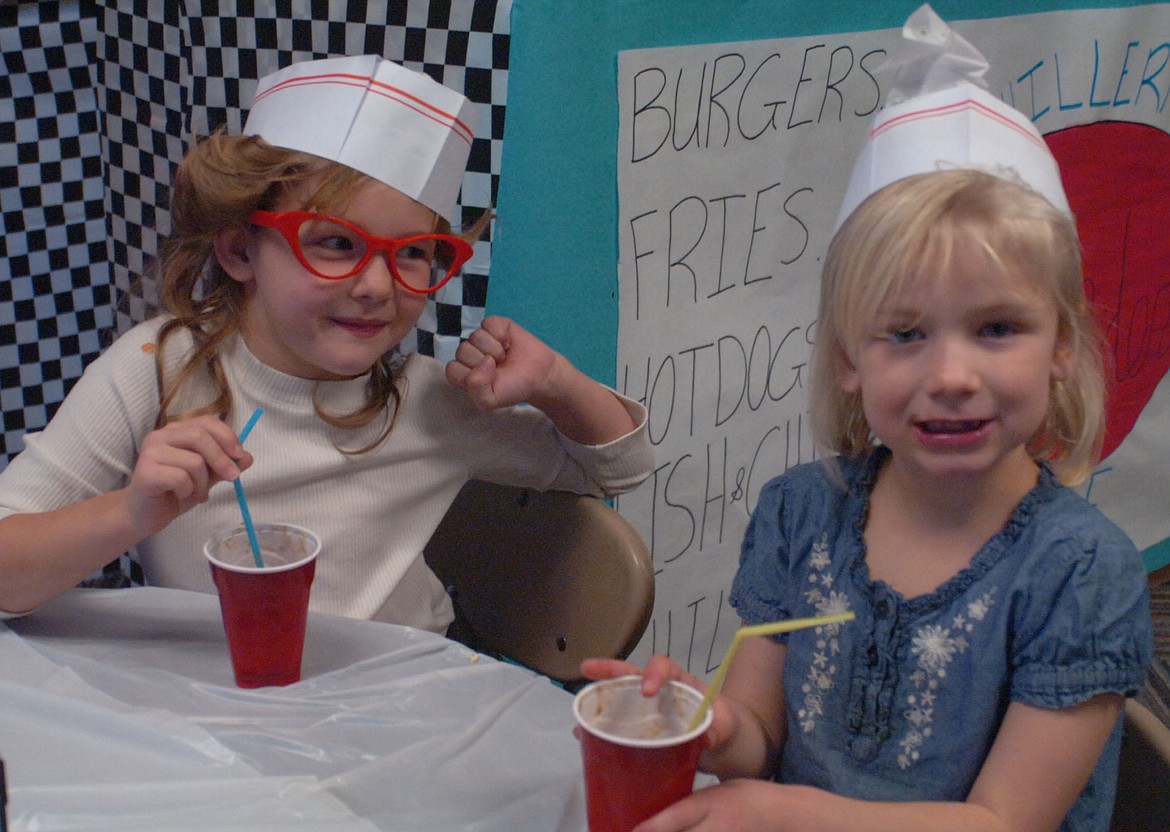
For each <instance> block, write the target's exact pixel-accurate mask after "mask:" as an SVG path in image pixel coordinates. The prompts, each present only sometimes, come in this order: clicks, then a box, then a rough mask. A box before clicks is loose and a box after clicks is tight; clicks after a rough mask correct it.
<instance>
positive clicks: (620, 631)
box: [425, 480, 654, 689]
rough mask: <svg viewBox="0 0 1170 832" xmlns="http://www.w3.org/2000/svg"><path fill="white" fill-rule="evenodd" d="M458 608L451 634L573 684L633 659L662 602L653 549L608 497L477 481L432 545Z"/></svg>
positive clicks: (432, 561) (432, 557)
mask: <svg viewBox="0 0 1170 832" xmlns="http://www.w3.org/2000/svg"><path fill="white" fill-rule="evenodd" d="M425 558H426V561H427V563H428V565H429V566H430V567H431V569H432V570H434V572H435V574H436V575H438V576H439V579H440V580H441V581H442V582H443V584H444V585H445V586H446V587H447V591H448V593H449V594H450V595H451V599H452V601H453V603H454V605H455V622H454V624H452V626H451V629H450V630H449V631H448V635H449V636H450V637H451V638H453V639H455V640H457V641H460V642H463V643H464V644H466V645H467V646H468V647H470V648H472V649H473V650H476V651H479V652H482V653H486V654H489V655H494V656H497V657H501V658H505V659H507V660H511V661H514V662H517V663H519V664H522V665H525V666H527V667H529V668H531V669H533V670H535V671H537V672H539V673H543V674H544V675H546V676H549V677H550V678H552V679H554V680H556V681H557V682H560V683H562V684H564V685H565V686H566V687H569V688H570V689H573V688H576V687H579V686H580V684H581V683H582V682H583V679H582V678H581V675H580V665H581V661H582V660H583V659H585V658H589V657H592V656H607V657H612V658H625V657H626V656H628V655H629V654H630V652H631V651H632V650H633V649H634V647H635V646H637V643H638V640H639V639H640V638H641V637H642V633H644V632H645V631H646V626H647V624H648V623H649V621H650V614H651V611H652V609H653V606H654V569H653V566H652V565H651V560H650V551H649V549H648V548H647V546H646V543H645V542H644V541H643V540H642V538H641V536H640V535H639V534H638V532H637V531H635V530H634V528H633V527H632V526H631V525H630V524H629V523H628V522H627V521H626V519H625V518H624V517H622V516H621V515H620V514H618V512H617V511H615V510H614V509H613V508H611V507H610V506H609V505H608V504H606V503H605V502H603V501H601V500H598V499H595V498H593V497H582V496H579V495H576V494H568V493H565V492H558V491H548V492H539V491H531V490H527V489H522V488H515V487H510V486H503V485H496V484H494V483H487V482H482V481H479V480H473V481H471V482H469V483H467V485H466V486H464V488H463V490H462V491H461V492H460V493H459V496H458V497H457V498H456V499H455V502H454V504H453V505H452V506H451V509H450V510H449V511H448V512H447V515H446V517H444V518H443V521H442V523H441V524H440V525H439V528H438V529H437V530H436V531H435V534H434V536H433V537H432V538H431V541H430V543H428V544H427V547H426V550H425Z"/></svg>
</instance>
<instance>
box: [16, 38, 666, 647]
mask: <svg viewBox="0 0 1170 832" xmlns="http://www.w3.org/2000/svg"><path fill="white" fill-rule="evenodd" d="M470 114H471V103H470V102H469V101H468V100H467V99H466V98H464V97H463V96H462V95H460V94H458V93H456V92H454V91H452V90H449V89H447V88H445V87H443V86H441V85H440V84H438V83H436V82H434V81H432V80H431V79H429V78H428V77H426V76H425V75H422V74H420V73H416V72H412V71H409V70H406V69H404V68H402V67H400V66H397V65H395V64H393V63H390V62H388V61H383V60H382V59H380V58H377V57H374V56H365V57H360V58H339V59H328V60H321V61H310V62H305V63H301V64H295V65H293V66H291V67H287V68H286V69H284V70H281V71H278V72H276V73H274V74H272V75H269V76H267V77H266V78H263V79H261V81H260V84H259V87H258V90H257V93H256V96H255V99H254V101H253V105H252V109H251V111H250V113H249V116H248V121H247V124H246V125H245V128H244V131H243V133H244V135H242V136H229V135H227V134H225V133H222V132H220V133H216V134H215V135H213V136H211V137H209V138H207V139H205V140H204V141H202V142H200V143H199V144H197V145H195V146H194V147H193V148H192V150H191V151H190V153H189V154H188V156H187V158H186V159H185V160H184V161H183V163H182V164H181V165H180V167H179V169H178V171H177V173H176V177H175V181H174V183H173V191H172V195H173V204H172V229H171V234H170V236H169V238H168V239H167V240H166V242H165V243H164V246H163V248H162V251H161V254H160V260H159V271H158V278H159V294H160V298H161V301H162V304H163V306H164V308H165V310H166V312H165V314H162V315H160V316H159V317H157V318H155V319H153V320H150V321H148V322H146V323H143V324H140V325H139V326H137V327H135V328H134V329H132V330H131V331H130V332H128V333H126V334H125V335H123V336H122V337H121V338H120V339H118V341H117V342H116V343H115V344H113V345H112V346H111V348H110V349H109V350H108V351H107V352H106V353H105V354H103V355H102V356H101V357H100V358H99V359H97V360H96V361H95V362H94V363H93V365H92V366H91V367H90V368H89V369H88V370H87V372H86V373H85V375H84V377H83V378H82V379H81V380H80V381H79V382H78V383H77V385H76V387H75V388H74V390H73V391H72V392H71V394H70V395H69V396H68V397H67V399H66V401H65V402H64V403H63V404H62V406H61V408H60V410H59V411H58V413H57V415H56V416H55V418H54V419H53V420H52V422H51V423H50V424H49V425H48V427H47V428H46V429H45V430H44V431H43V432H42V433H40V434H37V435H30V436H29V437H27V439H26V449H25V450H24V451H23V452H22V453H21V454H20V456H19V457H18V458H17V459H16V460H15V461H14V462H13V463H12V464H10V465H9V466H8V468H7V469H6V470H5V471H4V472H3V473H2V475H0V610H4V611H7V613H6V614H9V615H11V614H20V613H23V612H25V611H28V610H31V609H33V608H35V607H37V606H38V605H40V604H42V603H44V602H45V601H47V600H49V599H50V598H52V597H54V596H55V595H57V594H59V593H62V592H64V591H66V590H67V589H69V588H70V587H72V586H74V585H76V584H77V583H78V582H79V581H81V580H83V579H84V578H86V576H88V575H90V574H91V573H93V572H94V571H95V570H97V569H100V568H101V567H102V566H103V565H104V564H106V563H108V562H110V561H111V560H113V559H116V558H118V557H119V556H120V555H121V554H122V553H124V552H127V551H131V552H132V555H133V557H134V559H135V560H136V561H137V562H138V563H139V564H140V565H141V567H142V569H143V571H144V575H145V578H146V580H147V581H148V582H150V583H151V584H154V585H160V586H169V587H178V588H184V589H192V590H199V591H205V592H213V591H214V587H213V585H212V582H211V578H210V575H209V572H208V569H207V564H206V562H205V560H204V558H203V556H202V555H201V554H200V550H201V547H202V545H203V542H204V541H205V540H206V539H207V538H208V537H209V536H210V535H211V534H212V533H213V532H215V531H217V530H219V529H222V528H224V527H227V526H233V525H236V524H238V523H239V522H240V509H239V506H238V505H237V503H236V499H235V495H234V493H233V489H232V488H230V487H227V485H226V481H234V480H236V479H237V478H241V476H242V482H243V483H244V484H245V485H246V488H247V495H248V503H249V506H250V509H251V514H252V516H253V518H254V519H255V521H256V522H258V523H259V522H293V523H297V524H299V525H303V526H307V527H308V528H310V529H312V530H313V531H314V532H316V533H317V534H318V535H319V536H320V537H321V539H322V553H321V556H320V557H319V559H318V565H317V577H316V581H315V583H314V585H313V590H312V598H311V601H310V606H311V608H312V609H314V610H319V611H323V612H328V613H333V614H339V615H346V616H351V617H356V618H374V619H380V620H384V621H390V622H396V623H401V624H408V625H413V626H418V627H423V628H427V629H431V630H436V631H443V630H444V629H445V628H446V627H447V625H448V624H449V623H450V621H451V620H452V618H453V615H452V609H451V603H450V600H449V599H448V597H447V595H446V593H445V592H444V588H443V586H442V585H441V584H440V582H439V581H438V580H437V579H436V578H435V576H434V575H433V574H432V573H431V572H430V570H429V569H428V568H427V566H426V564H425V563H424V561H423V559H422V556H421V553H422V551H423V547H424V546H425V544H426V543H427V541H428V539H429V538H430V536H431V533H432V532H433V531H434V529H435V527H436V526H437V525H438V523H439V521H440V520H441V519H442V517H443V514H444V513H445V512H446V510H447V508H448V507H449V506H450V504H451V502H452V501H453V499H454V497H455V495H456V494H457V493H458V491H459V489H460V488H461V487H462V486H463V484H464V483H465V482H466V481H468V480H469V479H486V480H492V481H496V482H503V483H509V484H514V485H522V486H526V487H531V488H534V489H563V490H570V491H575V492H578V493H587V494H595V495H598V496H605V495H613V494H617V493H621V492H623V491H627V490H630V489H632V488H635V487H636V486H637V485H638V484H640V483H641V482H642V481H643V480H644V479H645V478H646V477H647V476H648V475H649V473H650V472H651V471H652V470H653V467H654V459H653V452H652V448H651V446H650V442H649V440H648V438H647V435H646V429H645V423H646V413H645V410H644V408H643V407H642V406H641V405H639V404H637V403H635V402H632V401H630V400H629V399H626V398H624V397H622V396H619V395H618V394H616V393H615V392H614V391H612V390H610V389H608V388H606V387H603V386H602V385H600V384H598V383H597V382H595V381H593V380H592V379H590V378H588V377H587V376H585V375H584V374H583V373H582V372H580V371H579V370H577V369H576V368H575V367H573V366H572V365H571V364H570V363H569V362H568V361H567V360H566V359H565V358H564V357H563V356H561V355H560V354H559V353H557V352H555V351H554V350H553V349H551V348H550V347H549V346H547V345H546V344H544V343H543V342H541V341H540V340H538V339H537V338H536V337H534V336H533V335H531V334H530V333H528V332H527V331H526V330H524V329H523V328H521V327H520V326H518V325H517V324H516V323H514V322H512V321H509V320H506V319H503V318H499V317H489V318H487V319H486V320H485V321H484V322H483V324H482V326H480V327H479V328H478V329H477V330H476V331H475V332H474V333H472V335H471V336H470V337H469V338H468V339H467V340H465V341H464V342H463V343H462V344H461V345H460V346H459V347H458V350H457V351H456V353H455V357H454V359H453V360H451V361H450V362H449V363H447V364H446V365H445V366H444V365H443V364H442V363H441V362H439V361H437V360H435V359H432V358H429V357H425V356H422V355H418V354H411V355H404V354H402V353H401V352H400V351H399V350H398V347H399V345H400V344H401V343H402V342H403V340H404V339H407V338H408V336H410V335H411V334H412V333H413V331H414V329H415V326H416V324H417V323H418V321H419V318H420V316H421V315H422V314H423V312H424V309H425V306H426V301H427V298H428V297H430V296H431V295H432V294H433V293H434V292H435V291H436V290H438V289H439V288H441V287H442V286H444V285H446V284H447V283H448V282H449V281H450V280H451V279H452V278H453V277H454V276H455V275H457V274H458V272H459V270H460V269H461V268H462V266H463V265H464V264H465V263H466V262H467V261H468V259H469V258H470V257H471V256H472V254H473V243H474V241H475V240H476V239H478V238H479V237H480V236H481V234H482V232H483V230H484V228H485V227H486V224H487V221H488V218H487V217H484V218H482V219H481V220H480V221H479V222H478V223H477V224H476V225H475V226H473V227H472V228H470V229H469V230H468V231H467V232H466V233H455V232H453V230H452V228H451V224H450V217H451V215H452V214H453V212H454V210H455V202H456V197H457V195H458V192H459V188H460V185H461V183H462V180H463V173H464V168H465V165H466V161H467V158H468V152H469V149H470V144H471V141H472V135H473V134H472V131H471V129H470V128H469V127H468V123H469V120H470V119H469V116H470ZM257 408H263V409H264V418H263V419H262V420H261V421H260V422H259V423H258V424H257V426H256V429H255V430H254V431H253V432H252V433H251V434H250V436H249V437H248V442H247V448H246V449H245V447H244V446H243V445H242V444H241V443H240V441H239V440H238V438H237V437H238V434H239V432H240V429H241V428H242V427H243V426H244V423H245V422H246V421H247V419H248V418H249V416H250V415H251V414H252V413H253V411H255V410H256V409H257Z"/></svg>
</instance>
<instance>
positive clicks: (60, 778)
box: [0, 588, 585, 832]
mask: <svg viewBox="0 0 1170 832" xmlns="http://www.w3.org/2000/svg"><path fill="white" fill-rule="evenodd" d="M302 675H303V678H302V680H301V681H300V682H298V683H296V684H294V685H290V686H288V687H284V688H261V689H257V690H243V689H240V688H238V687H236V685H235V683H234V681H233V679H232V672H231V665H230V660H229V658H228V653H227V644H226V642H225V640H224V634H223V627H222V624H221V622H220V616H219V606H218V601H217V599H216V598H215V597H214V596H212V595H203V594H200V593H192V592H180V591H175V590H165V589H153V588H135V589H119V590H75V591H73V592H71V593H69V594H67V595H65V596H63V597H61V598H58V599H57V600H55V601H53V602H51V603H50V604H48V605H46V606H45V607H44V608H42V609H41V610H38V611H37V612H35V613H33V614H31V615H29V616H27V617H25V618H21V619H15V620H12V621H8V622H6V623H5V624H0V757H2V758H3V759H4V761H5V764H6V767H7V772H8V788H9V806H8V816H9V827H10V829H11V830H13V832H17V830H24V831H25V832H33V830H37V831H38V832H39V831H40V830H71V831H77V830H85V832H96V831H97V830H111V832H112V830H117V831H118V832H139V830H141V832H147V831H148V830H149V832H160V830H167V831H169V830H176V831H177V832H184V831H185V830H201V832H211V831H212V830H240V832H244V830H247V832H268V830H272V831H273V832H275V830H281V832H308V831H309V830H314V831H316V830H322V831H324V830H328V832H367V830H396V832H397V831H398V830H402V832H411V831H412V830H418V832H448V831H449V830H483V832H489V830H499V832H505V831H506V832H517V831H518V830H520V831H521V832H526V830H549V831H550V832H582V830H584V829H585V801H584V790H583V787H582V783H581V761H580V752H579V749H578V746H577V742H576V740H575V739H574V738H573V736H572V726H573V718H572V697H571V696H570V695H569V694H567V693H566V692H565V691H563V690H560V689H559V688H557V687H555V686H554V685H552V684H551V683H550V682H549V681H548V680H546V679H544V678H543V677H540V676H538V675H536V674H534V673H532V672H530V671H528V670H525V669H522V668H518V667H514V666H511V665H508V664H503V663H499V662H496V661H494V660H491V659H489V658H487V657H480V656H477V655H476V654H474V653H472V652H471V651H469V650H468V649H467V648H465V647H463V646H462V645H459V644H456V643H455V642H451V641H449V640H447V639H445V638H442V637H441V636H437V635H435V634H433V633H427V632H423V631H419V630H413V629H409V628H405V627H397V626H394V625H389V624H380V623H376V622H369V621H354V620H350V619H344V618H336V617H333V616H324V615H316V614H313V615H310V618H309V624H308V629H307V633H306V644H305V659H304V665H303V674H302Z"/></svg>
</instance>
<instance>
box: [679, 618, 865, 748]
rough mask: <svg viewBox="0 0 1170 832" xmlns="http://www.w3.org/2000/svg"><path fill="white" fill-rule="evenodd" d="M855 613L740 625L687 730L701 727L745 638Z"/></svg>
mask: <svg viewBox="0 0 1170 832" xmlns="http://www.w3.org/2000/svg"><path fill="white" fill-rule="evenodd" d="M852 620H853V613H851V612H839V613H834V614H833V615H822V616H819V617H817V618H790V619H788V620H787V621H773V622H772V623H771V624H752V625H750V626H747V627H740V628H739V629H738V630H736V631H735V637H734V638H733V639H732V640H731V645H730V646H729V647H728V648H727V653H725V654H724V656H723V661H721V662H720V663H719V669H718V670H716V671H715V678H714V679H712V680H711V684H710V685H709V686H708V687H707V692H706V693H704V694H703V700H702V701H701V702H700V703H699V709H698V710H697V711H695V715H694V717H693V718H692V719H691V724H690V725H688V726H687V731H693V730H695V729H696V728H698V727H699V724H700V723H701V722H702V721H703V719H704V718H705V717H706V715H707V709H708V708H710V707H711V701H712V700H713V699H714V698H715V694H717V693H719V688H720V687H722V686H723V679H724V678H725V677H726V676H727V669H728V668H729V667H731V660H732V659H733V658H735V651H736V650H738V649H739V643H740V642H741V641H743V640H744V639H745V638H749V637H751V636H773V635H776V634H777V633H790V632H792V631H793V630H803V629H805V628H807V627H820V626H822V625H825V624H838V623H840V622H842V621H852Z"/></svg>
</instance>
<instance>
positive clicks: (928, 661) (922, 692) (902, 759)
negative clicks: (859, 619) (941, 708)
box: [898, 590, 995, 769]
mask: <svg viewBox="0 0 1170 832" xmlns="http://www.w3.org/2000/svg"><path fill="white" fill-rule="evenodd" d="M994 593H995V590H991V591H990V592H986V593H984V594H983V596H982V597H980V598H978V599H976V600H974V601H971V602H970V603H969V604H967V614H966V615H965V616H964V615H963V614H962V613H960V614H959V615H956V616H955V617H954V618H953V619H952V620H951V625H950V626H949V627H947V626H944V625H942V624H928V625H926V626H924V627H920V628H918V630H917V632H915V634H914V637H913V639H912V640H911V643H910V654H911V655H913V656H917V657H918V667H917V668H916V669H915V671H914V672H913V673H912V674H911V675H910V681H911V682H913V683H914V692H913V693H911V694H910V695H909V696H907V697H906V705H907V708H906V710H905V712H904V714H905V716H906V719H907V720H908V721H909V722H910V728H909V729H908V730H907V731H906V735H905V736H904V737H902V739H901V740H899V741H898V745H899V747H900V748H901V749H902V753H901V754H899V755H898V765H899V766H901V767H902V768H904V769H906V768H910V766H912V765H913V764H914V763H915V761H917V760H918V757H919V754H918V749H919V748H920V747H921V746H922V744H923V743H925V742H926V741H927V740H928V739H929V738H930V735H931V733H932V728H931V723H933V722H934V699H935V696H936V694H937V691H938V688H939V685H940V683H941V682H942V680H943V679H945V678H946V675H947V665H949V664H950V663H951V660H952V659H954V657H955V654H957V653H963V652H965V651H966V650H967V647H968V642H967V639H966V636H965V635H964V634H965V633H970V632H971V631H973V630H974V629H975V625H976V624H978V623H979V622H981V621H982V620H983V619H984V618H986V617H987V613H988V611H989V610H990V609H991V605H992V603H993V602H992V599H991V596H992V595H993V594H994Z"/></svg>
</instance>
